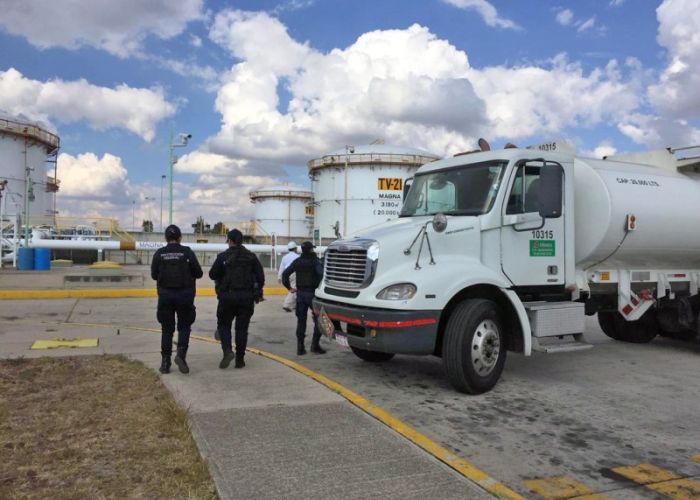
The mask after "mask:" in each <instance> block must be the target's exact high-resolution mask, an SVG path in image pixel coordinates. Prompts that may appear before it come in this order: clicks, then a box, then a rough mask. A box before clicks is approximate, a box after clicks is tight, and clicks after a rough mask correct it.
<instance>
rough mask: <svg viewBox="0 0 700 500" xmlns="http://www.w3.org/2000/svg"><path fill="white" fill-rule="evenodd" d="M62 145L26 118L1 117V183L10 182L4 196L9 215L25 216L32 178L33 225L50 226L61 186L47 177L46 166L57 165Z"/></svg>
mask: <svg viewBox="0 0 700 500" xmlns="http://www.w3.org/2000/svg"><path fill="white" fill-rule="evenodd" d="M59 145H60V139H59V137H58V136H57V135H55V134H53V133H51V132H49V131H48V130H46V128H45V127H43V126H41V125H39V124H37V123H33V122H32V121H30V120H28V119H26V118H24V117H14V116H10V115H4V114H0V180H7V181H8V184H7V186H6V188H5V191H4V192H3V196H6V197H7V199H6V201H7V205H6V214H7V215H15V214H20V215H23V214H24V210H25V207H24V202H25V195H26V182H25V181H26V179H27V177H29V179H30V180H31V184H30V189H29V215H30V216H31V217H32V218H33V222H34V223H37V224H49V223H50V221H51V217H52V216H53V215H54V202H53V200H54V196H55V192H56V191H57V190H58V182H57V181H55V179H54V178H53V177H48V176H47V168H46V166H47V162H52V163H54V165H55V159H56V155H57V153H58V148H59ZM28 169H29V170H28ZM51 170H53V168H51ZM51 174H52V175H53V172H51Z"/></svg>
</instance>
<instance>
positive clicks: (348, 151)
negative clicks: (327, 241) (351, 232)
mask: <svg viewBox="0 0 700 500" xmlns="http://www.w3.org/2000/svg"><path fill="white" fill-rule="evenodd" d="M354 152H355V146H345V173H344V175H345V195H344V199H343V237H345V236H347V234H348V156H349V155H351V154H353V153H354Z"/></svg>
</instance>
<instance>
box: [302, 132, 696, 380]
mask: <svg viewBox="0 0 700 500" xmlns="http://www.w3.org/2000/svg"><path fill="white" fill-rule="evenodd" d="M698 171H700V162H697V160H696V161H695V163H694V162H693V161H687V162H679V161H677V160H676V158H675V156H673V154H672V152H671V151H666V150H663V151H661V152H656V153H649V154H646V155H644V156H642V157H637V158H629V157H617V158H609V159H605V160H595V159H585V158H579V157H577V156H576V154H575V151H574V150H573V149H572V148H570V147H568V146H567V145H566V144H565V143H564V144H562V143H560V142H556V141H555V142H550V143H546V144H541V145H537V146H533V147H530V148H527V149H520V148H514V147H510V148H507V149H502V150H493V151H492V150H489V149H488V147H486V148H484V147H483V146H482V151H477V152H470V153H468V154H461V155H457V156H455V157H453V158H445V159H442V160H439V161H436V162H432V163H429V164H426V165H423V166H422V167H421V168H420V169H419V170H418V171H417V172H416V175H415V178H414V179H413V182H412V184H411V186H410V189H409V190H408V192H407V194H406V198H405V201H404V204H403V209H402V211H401V215H400V217H399V218H398V219H396V220H393V221H390V222H387V223H385V224H381V225H379V226H374V227H372V228H368V229H365V230H363V231H361V232H360V233H358V234H356V235H354V236H352V237H349V238H347V239H344V240H339V241H336V242H334V243H332V244H331V245H330V246H329V247H328V249H327V251H326V254H325V255H326V257H325V274H324V279H323V282H322V283H321V285H320V286H319V288H318V289H317V290H316V300H315V301H314V310H315V312H316V314H318V316H319V321H318V323H319V326H320V327H321V329H322V330H323V331H324V333H326V334H327V335H329V336H331V337H334V338H335V339H336V341H337V342H338V343H339V344H341V345H343V346H347V347H348V348H349V349H351V350H352V352H353V353H355V355H357V356H358V357H359V358H361V359H363V360H365V361H369V362H385V361H388V360H390V359H391V358H392V357H393V356H394V355H395V354H418V355H426V354H432V355H436V356H440V357H442V360H443V364H444V367H445V372H446V374H447V377H448V379H449V380H450V382H451V383H452V385H453V386H454V387H455V388H456V389H457V390H459V391H462V392H468V393H472V394H475V393H481V392H485V391H488V390H489V389H491V388H492V387H493V386H494V385H495V384H496V382H497V381H498V379H499V377H500V374H501V372H502V370H503V366H504V363H505V359H506V353H507V351H514V352H519V353H523V354H524V355H526V356H527V355H530V354H531V353H532V351H540V352H544V353H556V352H566V351H575V350H581V349H587V348H590V347H592V346H591V345H590V344H588V343H586V342H585V341H584V339H583V330H584V325H585V315H586V314H588V315H592V314H596V313H598V316H599V320H600V324H601V327H602V328H603V331H604V332H605V333H606V334H607V335H609V336H611V337H612V338H614V339H617V340H622V341H630V342H648V341H649V340H651V339H652V338H653V337H654V336H655V335H657V334H659V333H661V334H664V335H676V336H683V337H691V336H696V335H697V328H698V310H699V308H700V307H699V305H700V304H699V299H698V283H699V282H700V231H698V228H700V181H699V180H698V174H697V172H698Z"/></svg>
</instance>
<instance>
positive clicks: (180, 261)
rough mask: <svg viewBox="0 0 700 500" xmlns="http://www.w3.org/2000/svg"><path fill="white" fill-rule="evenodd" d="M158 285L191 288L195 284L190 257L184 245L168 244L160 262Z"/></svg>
mask: <svg viewBox="0 0 700 500" xmlns="http://www.w3.org/2000/svg"><path fill="white" fill-rule="evenodd" d="M158 286H159V287H161V288H190V287H192V286H193V279H192V271H191V270H190V259H189V257H188V253H185V251H184V249H183V247H181V246H180V245H177V246H173V247H170V246H167V247H165V248H164V249H163V251H162V252H161V254H160V261H159V262H158Z"/></svg>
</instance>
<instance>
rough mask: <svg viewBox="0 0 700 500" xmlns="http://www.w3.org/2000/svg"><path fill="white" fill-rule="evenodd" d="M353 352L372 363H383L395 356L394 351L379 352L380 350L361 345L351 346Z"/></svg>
mask: <svg viewBox="0 0 700 500" xmlns="http://www.w3.org/2000/svg"><path fill="white" fill-rule="evenodd" d="M350 349H352V352H353V353H355V356H357V357H358V358H360V359H361V360H363V361H369V362H370V363H381V362H382V361H389V360H390V359H391V358H393V357H394V353H392V352H379V351H368V350H367V349H360V348H359V347H353V346H350Z"/></svg>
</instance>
